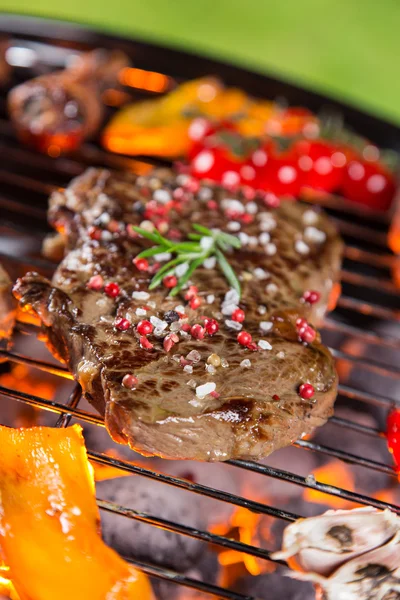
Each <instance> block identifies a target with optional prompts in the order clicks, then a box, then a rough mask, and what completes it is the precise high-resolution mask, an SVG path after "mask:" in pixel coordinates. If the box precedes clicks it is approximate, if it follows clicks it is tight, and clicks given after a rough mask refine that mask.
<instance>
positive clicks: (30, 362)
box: [0, 19, 400, 600]
mask: <svg viewBox="0 0 400 600" xmlns="http://www.w3.org/2000/svg"><path fill="white" fill-rule="evenodd" d="M1 28H3V29H4V30H5V31H12V32H14V34H17V35H18V38H16V39H15V40H14V42H13V44H14V46H15V47H20V46H21V47H30V44H31V43H32V40H34V41H35V42H37V41H38V40H39V41H40V39H41V38H40V36H42V35H43V30H45V31H47V32H50V31H51V35H56V36H57V37H59V38H60V39H61V40H66V41H68V42H69V44H68V47H69V48H71V47H72V48H74V47H76V48H81V46H82V44H81V43H80V40H81V39H85V36H83V34H82V32H80V30H79V29H78V30H75V29H74V28H71V27H70V26H68V27H67V26H59V27H58V28H54V26H52V25H51V24H48V23H46V22H40V21H39V22H36V21H34V22H33V21H31V20H26V19H22V20H13V19H10V20H9V22H8V23H6V24H3V25H1V24H0V29H1ZM38 32H39V33H38ZM91 38H93V45H95V44H99V45H108V46H110V45H119V46H121V47H124V49H125V50H127V49H128V51H129V50H131V52H133V53H134V55H135V52H136V51H137V48H138V47H139V46H138V44H136V45H133V44H132V47H130V46H129V43H128V42H123V43H122V42H121V40H119V41H118V40H117V41H116V40H112V39H111V38H106V37H105V36H101V37H96V36H94V34H93V35H91ZM91 38H90V39H91ZM86 39H87V38H86ZM41 41H42V42H45V43H46V45H45V46H44V48H45V49H47V50H49V45H50V51H51V48H53V49H55V48H56V47H59V45H60V40H58V41H57V40H54V39H49V37H48V36H45V37H43V39H42V40H41ZM39 49H40V48H39ZM155 52H156V51H155V50H154V48H153V58H152V60H153V63H152V64H149V60H148V59H146V60H143V61H142V62H143V64H141V63H140V61H139V59H138V58H136V63H137V66H142V67H143V68H151V67H152V68H153V69H154V68H155V67H156V66H158V68H160V66H159V65H158V64H157V60H158V59H159V57H160V56H161V52H162V50H160V49H159V50H158V51H157V52H158V54H157V52H156V54H155V55H154V53H155ZM139 55H140V56H143V51H142V53H141V54H140V52H139ZM41 56H42V55H41V54H40V52H39V50H38V54H37V62H38V64H39V66H40V64H41ZM43 56H44V55H43ZM173 56H175V55H173ZM176 56H179V55H176ZM160 60H161V58H160ZM175 60H177V59H176V57H175ZM196 60H197V59H196ZM38 64H37V65H36V66H38ZM172 64H173V69H176V70H179V69H178V63H172ZM217 67H218V66H217ZM218 68H219V69H220V70H221V75H222V76H223V77H224V70H223V67H221V66H219V67H218ZM204 69H207V70H208V71H210V70H211V71H214V72H215V70H216V68H215V65H212V66H210V64H209V63H208V62H207V61H205V65H204ZM30 74H31V71H29V70H27V69H26V68H20V69H17V78H18V79H22V78H26V77H28V76H29V75H30ZM171 74H172V75H175V73H171ZM13 83H15V82H13ZM239 84H240V80H239ZM266 87H267V88H268V85H267V86H266ZM275 87H276V86H275ZM272 89H273V90H274V89H275V88H272ZM293 89H294V88H293ZM293 89H292V88H290V86H288V88H287V90H288V92H290V91H291V90H292V91H293ZM267 92H268V89H267ZM309 98H311V99H312V98H314V96H312V95H309ZM303 102H304V103H305V100H304V99H303ZM310 103H311V104H312V102H311V101H310ZM350 112H351V111H350ZM382 127H383V125H382ZM391 131H392V130H391ZM364 133H366V134H368V131H364ZM395 133H396V136H395V135H394V133H393V132H392V136H391V138H390V143H391V144H392V146H393V145H395V144H393V139H394V138H396V139H397V144H399V145H400V132H398V131H397V132H395ZM389 137H390V136H389ZM388 143H389V142H388ZM0 156H1V158H2V166H1V167H0V210H1V222H0V232H1V234H2V240H3V241H1V239H0V260H2V261H3V262H4V264H5V265H6V266H10V265H11V267H12V268H13V270H15V271H17V272H18V273H19V274H22V273H23V272H25V271H27V270H28V269H36V270H39V271H41V272H43V273H44V274H46V275H49V274H51V272H52V270H53V269H54V265H53V264H52V263H49V262H47V261H45V260H44V259H43V258H41V257H40V241H41V239H42V238H43V237H44V235H45V233H46V231H47V226H46V202H47V196H48V194H49V192H51V191H52V189H54V188H55V187H59V186H64V185H66V184H67V182H68V180H69V179H70V178H71V177H73V176H76V175H78V174H80V173H82V172H83V171H84V169H85V168H86V167H87V166H89V165H99V164H100V165H104V166H107V167H111V168H115V169H130V170H132V169H133V170H136V169H141V168H143V166H144V165H145V163H144V162H141V161H137V160H133V159H129V158H124V157H118V156H113V155H110V154H107V153H106V152H104V151H103V150H101V149H100V147H99V146H97V145H96V144H95V143H86V144H84V145H83V147H82V148H81V149H80V150H79V152H77V153H75V154H74V155H73V156H72V157H68V158H61V159H58V160H56V161H55V160H53V159H51V158H49V157H46V156H40V155H37V154H35V153H33V152H31V151H30V150H29V149H27V148H22V147H20V146H19V144H18V142H17V141H16V139H15V137H14V134H13V132H12V129H11V127H10V124H9V122H8V121H7V118H6V114H5V96H4V95H3V96H2V97H1V98H0ZM324 206H325V208H326V209H327V210H328V212H330V214H331V216H332V219H333V220H334V222H335V223H336V225H337V227H338V229H339V230H340V231H341V233H342V235H343V236H344V238H345V240H346V242H347V245H346V251H345V261H344V266H343V270H342V281H343V287H344V293H343V294H342V296H341V297H340V299H339V302H338V306H337V309H336V310H335V311H334V312H333V313H332V314H330V315H329V317H328V318H327V319H326V322H325V326H324V331H325V334H338V335H341V336H345V337H346V339H350V340H353V341H355V342H359V343H363V344H370V345H373V346H376V347H377V348H378V349H382V350H387V351H390V352H396V351H399V350H400V337H396V332H395V331H394V333H393V332H392V331H390V332H389V333H382V332H380V331H379V326H380V325H381V324H382V323H384V322H389V323H392V324H395V323H396V322H398V321H400V302H399V298H400V294H399V290H398V289H397V288H396V287H395V285H394V284H393V283H392V280H391V269H392V268H393V267H394V266H395V264H396V260H397V259H396V257H395V256H393V255H392V254H391V252H390V251H389V250H388V248H387V246H386V234H387V227H388V220H387V219H386V218H385V217H382V216H380V215H371V216H368V215H366V214H363V213H362V212H361V211H360V210H358V209H357V208H355V207H353V206H351V205H348V204H346V203H343V202H341V201H340V200H339V199H338V200H336V199H330V200H325V201H324ZM14 241H16V242H18V244H14V243H13V242H14ZM17 245H18V248H20V247H21V245H22V246H23V245H25V246H26V247H27V248H28V252H27V253H26V254H20V253H19V250H17ZM367 323H368V324H369V325H371V324H372V325H371V326H370V328H369V329H367V328H366V324H367ZM399 329H400V328H399ZM32 330H33V331H34V327H32V326H30V325H27V324H22V323H19V324H18V326H17V331H20V332H21V331H22V332H24V333H29V332H32ZM399 335H400V334H399ZM331 350H332V353H333V355H334V356H335V358H336V359H337V360H340V361H342V362H343V361H344V362H345V363H346V364H350V365H353V367H356V368H361V369H362V370H363V371H365V372H367V373H372V374H374V375H376V376H379V377H384V378H391V379H394V380H398V379H399V378H400V369H399V368H398V366H396V364H391V363H390V361H389V362H388V361H387V360H386V357H385V356H386V355H383V358H379V359H373V360H372V359H368V358H363V359H360V358H358V357H357V356H356V355H353V354H352V353H349V352H348V351H344V350H343V349H338V348H331ZM378 356H379V353H378ZM1 359H3V360H6V361H9V362H10V363H19V364H24V365H26V366H28V367H33V368H35V369H39V370H41V371H45V372H47V373H50V374H52V375H55V376H58V377H60V378H67V379H72V377H71V375H70V374H69V372H68V371H67V370H66V369H65V368H64V367H63V366H55V365H53V364H50V363H47V362H44V361H40V360H36V359H35V358H34V357H30V356H25V355H20V354H18V353H16V352H13V351H9V350H6V349H2V350H0V362H1ZM0 394H1V395H3V396H5V397H7V398H10V399H13V400H16V401H18V402H21V403H25V404H26V405H29V406H32V407H35V408H38V409H43V410H45V411H52V412H55V413H57V414H58V415H59V417H58V420H57V423H56V426H57V427H66V426H67V425H68V424H69V422H70V420H71V419H72V418H74V419H77V420H79V421H81V422H84V423H87V424H92V425H97V426H104V424H103V422H102V419H101V417H100V416H99V415H97V414H94V413H91V412H87V411H86V410H83V409H81V408H80V406H79V404H80V400H81V391H80V388H79V386H78V385H75V386H74V388H73V391H72V392H71V394H70V396H69V398H68V401H67V402H66V403H65V404H62V403H59V402H56V401H51V400H46V399H44V398H41V397H37V396H35V395H32V394H27V393H22V392H18V391H16V390H15V389H9V388H6V387H4V386H0ZM339 395H340V397H342V398H345V399H348V400H352V401H357V402H358V403H359V405H360V406H365V405H372V406H378V407H383V408H384V409H385V408H386V409H389V408H391V407H392V406H394V405H395V404H396V402H395V400H394V399H392V398H390V397H386V396H385V395H380V394H376V393H373V392H367V391H364V390H362V389H358V388H357V387H352V386H350V385H344V384H341V385H340V386H339ZM330 422H331V423H332V424H334V425H335V426H337V428H338V433H339V435H338V440H339V441H340V437H341V436H342V435H353V434H354V435H355V434H357V435H366V436H370V437H371V438H373V439H375V440H376V439H378V438H381V437H384V433H383V432H382V431H380V430H378V429H376V428H372V427H369V426H367V425H363V424H360V423H358V422H353V421H350V420H348V419H345V418H341V417H336V416H334V417H332V418H331V420H330ZM295 446H297V447H299V448H302V449H306V450H310V451H312V452H317V453H321V454H323V455H326V456H328V457H332V458H336V459H339V460H342V461H344V462H346V463H350V464H353V465H357V466H360V467H363V468H365V469H369V470H371V471H372V472H380V473H384V474H386V475H389V476H392V477H396V473H395V471H394V470H393V467H392V466H391V465H389V464H382V463H380V462H377V461H375V460H372V459H368V458H365V457H362V456H357V455H353V454H350V453H348V452H346V451H344V450H341V449H340V448H331V447H326V446H323V445H321V444H318V443H316V442H313V441H308V440H299V441H298V442H296V443H295ZM88 455H89V458H90V459H91V460H92V461H95V462H97V463H99V464H102V465H108V466H112V467H114V468H117V469H120V470H121V471H126V472H129V473H133V474H137V475H141V476H143V477H147V478H150V479H153V480H157V481H159V482H162V483H165V484H167V485H171V486H175V487H177V488H181V489H184V490H187V491H188V492H191V493H195V494H201V495H204V496H208V497H210V498H214V499H217V500H220V501H222V502H226V503H229V504H231V505H234V506H237V507H243V508H246V509H248V510H250V511H254V512H256V513H259V514H262V515H268V516H270V517H274V518H277V519H284V520H286V521H289V522H290V521H294V520H295V519H297V518H298V516H299V515H296V514H293V513H292V512H288V511H285V510H281V509H280V508H279V507H273V506H269V505H267V504H264V503H261V502H257V501H254V500H250V499H247V498H245V497H242V496H240V495H234V494H231V493H227V492H225V491H222V490H219V489H216V488H212V487H208V486H205V485H202V484H199V483H193V482H190V481H187V480H185V479H181V478H178V477H174V476H170V475H165V474H161V473H159V472H155V471H153V470H151V469H147V468H145V467H142V466H137V465H134V464H132V463H129V462H127V461H124V460H119V459H116V458H112V457H110V456H108V455H107V454H103V453H98V452H93V451H91V450H90V449H89V451H88ZM228 464H229V465H231V466H234V467H235V468H237V469H242V470H245V471H251V472H254V473H257V474H258V476H259V477H269V478H274V479H278V480H281V481H285V482H288V483H291V484H292V485H296V486H301V487H303V488H309V489H313V490H316V491H319V492H324V493H326V494H330V495H332V496H336V497H339V498H342V499H346V500H349V501H351V502H354V503H357V504H362V505H371V506H375V507H377V508H381V509H384V508H390V509H391V510H393V511H395V512H397V513H399V514H400V507H399V506H396V505H393V504H388V503H386V502H383V501H381V500H377V499H375V498H371V497H368V496H365V495H362V494H360V493H358V492H356V491H350V490H346V489H342V488H340V487H335V486H331V485H326V484H324V483H320V482H318V481H313V480H312V479H310V478H305V477H302V476H299V475H296V474H294V473H291V472H290V471H284V470H281V469H276V468H273V467H269V466H266V465H264V464H258V463H255V462H251V461H239V460H235V461H229V463H228ZM98 505H99V507H100V508H101V509H103V510H105V511H108V512H111V513H115V514H119V515H123V516H125V517H126V518H129V519H135V520H138V521H142V522H145V523H149V524H151V525H153V526H156V527H162V528H164V529H166V530H168V531H171V532H175V533H178V534H181V535H184V536H190V537H193V538H196V539H198V540H202V541H203V542H207V543H211V544H213V545H215V546H217V547H218V546H219V547H223V548H227V549H230V550H236V551H238V552H242V553H247V554H249V555H251V556H254V557H257V558H259V559H263V560H266V561H270V560H271V557H270V553H269V552H268V551H267V550H265V549H262V548H259V547H256V546H253V545H249V544H246V543H243V542H241V541H236V540H234V539H230V538H227V537H224V536H221V535H217V534H214V533H210V532H208V531H201V530H197V529H194V528H192V527H189V526H184V525H180V524H177V523H175V522H171V521H168V520H165V519H162V518H160V517H157V516H155V515H151V514H146V513H143V512H138V511H135V510H132V509H128V508H124V507H122V506H118V505H116V504H113V503H112V502H109V501H105V500H102V499H98ZM130 562H132V563H133V564H134V565H136V566H137V567H138V568H140V569H142V570H143V571H145V572H146V573H148V574H149V575H152V576H155V577H158V578H161V579H165V580H168V581H173V582H175V583H176V584H177V585H184V586H188V587H189V588H193V589H195V590H198V591H200V592H205V593H208V594H211V595H214V596H216V597H218V598H227V599H230V600H252V599H251V597H250V596H244V595H242V594H239V593H236V592H234V591H230V590H228V589H224V588H221V587H217V586H215V585H212V584H210V583H205V582H201V581H198V580H195V579H193V578H190V577H186V576H184V575H182V574H179V573H176V572H172V571H170V570H167V569H164V568H161V567H157V566H154V565H150V564H145V563H142V562H139V561H130Z"/></svg>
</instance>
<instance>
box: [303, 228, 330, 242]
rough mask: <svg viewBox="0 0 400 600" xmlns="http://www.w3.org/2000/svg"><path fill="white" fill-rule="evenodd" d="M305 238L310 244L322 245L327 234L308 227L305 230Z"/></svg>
mask: <svg viewBox="0 0 400 600" xmlns="http://www.w3.org/2000/svg"><path fill="white" fill-rule="evenodd" d="M304 237H305V238H306V240H308V241H310V242H315V243H316V244H322V243H323V242H325V240H326V233H325V232H324V231H321V230H320V229H317V228H316V227H306V228H305V230H304Z"/></svg>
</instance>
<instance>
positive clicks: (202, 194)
mask: <svg viewBox="0 0 400 600" xmlns="http://www.w3.org/2000/svg"><path fill="white" fill-rule="evenodd" d="M198 196H199V198H200V200H204V201H206V200H210V198H212V189H211V188H208V187H202V188H200V189H199V193H198Z"/></svg>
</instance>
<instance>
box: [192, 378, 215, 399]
mask: <svg viewBox="0 0 400 600" xmlns="http://www.w3.org/2000/svg"><path fill="white" fill-rule="evenodd" d="M216 387H217V386H216V384H215V383H214V382H213V381H210V382H208V383H203V385H198V386H197V387H196V396H197V397H198V398H205V397H206V396H207V395H208V394H211V392H215V390H216Z"/></svg>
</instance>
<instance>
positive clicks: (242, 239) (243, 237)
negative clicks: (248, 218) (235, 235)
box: [239, 231, 249, 246]
mask: <svg viewBox="0 0 400 600" xmlns="http://www.w3.org/2000/svg"><path fill="white" fill-rule="evenodd" d="M239 240H240V243H241V244H242V246H247V244H248V243H249V236H248V234H247V233H245V232H244V231H240V233H239Z"/></svg>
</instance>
